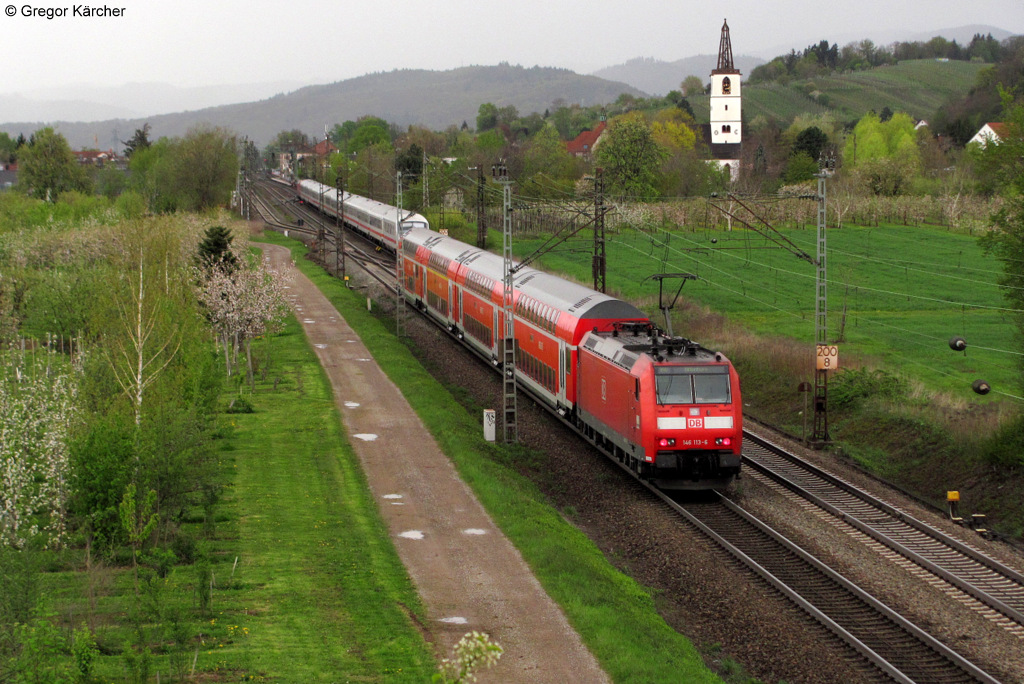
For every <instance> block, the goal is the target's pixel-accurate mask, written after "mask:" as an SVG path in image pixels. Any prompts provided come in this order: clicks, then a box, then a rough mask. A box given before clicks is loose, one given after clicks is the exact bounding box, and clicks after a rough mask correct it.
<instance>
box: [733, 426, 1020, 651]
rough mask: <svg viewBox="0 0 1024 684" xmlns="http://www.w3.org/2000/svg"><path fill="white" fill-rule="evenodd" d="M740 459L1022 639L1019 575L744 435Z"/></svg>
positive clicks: (775, 448)
mask: <svg viewBox="0 0 1024 684" xmlns="http://www.w3.org/2000/svg"><path fill="white" fill-rule="evenodd" d="M743 458H744V463H745V465H747V467H748V468H749V469H750V470H753V471H754V472H756V473H759V474H761V475H762V476H764V477H765V478H768V479H770V480H771V481H772V482H774V483H777V484H778V485H780V486H782V487H784V488H785V489H786V490H787V491H789V492H791V493H792V494H794V495H796V496H798V497H800V498H801V499H803V500H806V501H808V502H810V503H813V504H814V505H815V506H817V507H819V508H820V509H822V510H824V511H826V512H828V513H829V514H830V515H832V516H834V517H835V518H836V519H838V520H839V521H842V522H843V523H845V525H846V526H847V527H848V528H851V529H852V530H855V531H856V532H858V533H860V535H863V536H866V537H867V538H869V539H870V540H871V541H873V542H874V543H876V544H878V545H881V546H882V547H884V548H886V549H888V550H890V551H891V552H893V553H895V554H898V555H899V556H900V557H902V558H904V559H906V560H908V561H910V562H912V563H913V564H914V565H915V566H916V568H917V574H919V575H920V574H924V573H927V574H930V575H932V576H934V577H937V578H939V579H941V580H942V581H943V582H944V583H946V585H948V587H949V589H947V593H949V594H951V595H954V596H956V597H957V598H960V600H961V602H963V603H965V604H967V605H969V606H971V607H972V608H974V609H975V610H976V611H977V612H979V613H981V614H982V615H984V616H985V617H987V618H988V619H989V620H991V621H993V622H995V623H996V624H998V625H1000V626H1001V627H1003V628H1004V629H1006V630H1007V631H1009V632H1011V633H1013V634H1015V635H1016V636H1018V637H1020V638H1022V639H1024V575H1022V574H1021V573H1019V572H1017V571H1016V570H1014V569H1013V568H1010V567H1007V566H1006V565H1004V564H1002V563H1000V562H999V561H997V560H995V559H993V558H991V557H989V556H987V555H986V554H984V553H983V552H982V551H981V550H980V549H977V548H975V547H973V546H971V545H969V544H967V543H965V542H962V541H960V540H957V539H954V538H952V537H950V536H949V535H947V534H945V533H943V532H941V531H940V530H937V529H936V528H934V527H932V526H930V525H928V524H927V523H925V522H922V521H920V520H918V519H916V518H914V517H913V516H911V515H910V514H908V513H907V512H905V511H902V510H900V509H898V508H897V507H895V506H893V505H891V504H889V503H886V502H884V501H882V500H880V499H878V498H877V497H875V496H873V495H871V494H869V493H868V492H866V491H864V490H863V489H860V488H858V487H856V486H854V485H852V484H850V483H849V482H846V481H844V480H842V479H840V478H838V477H836V476H834V475H832V474H830V473H828V472H825V471H823V470H821V469H820V468H817V467H816V466H814V465H812V464H810V463H807V462H806V461H804V460H802V459H800V458H799V457H797V456H796V455H794V454H791V453H789V452H787V451H786V450H785V449H783V448H781V447H780V446H778V445H776V444H773V443H771V442H769V441H767V440H765V439H762V438H760V437H757V436H755V435H752V434H749V433H748V434H746V435H745V442H744V448H743ZM958 594H963V595H966V596H964V597H961V596H958Z"/></svg>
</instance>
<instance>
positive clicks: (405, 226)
mask: <svg viewBox="0 0 1024 684" xmlns="http://www.w3.org/2000/svg"><path fill="white" fill-rule="evenodd" d="M295 189H296V192H297V193H298V199H299V201H301V202H304V203H306V204H309V205H312V206H313V207H316V208H317V209H319V210H320V211H321V212H323V213H325V214H327V215H329V216H334V217H338V216H339V214H341V213H342V212H343V213H344V220H345V225H347V226H348V227H349V228H350V229H352V230H354V231H356V232H357V233H360V234H361V235H362V236H363V237H365V238H367V239H368V240H370V241H372V242H376V243H377V244H379V245H381V246H383V247H385V248H387V249H389V250H391V251H392V252H394V251H395V250H396V249H397V248H398V242H399V239H400V238H399V229H398V226H399V225H400V227H401V232H402V234H404V233H407V232H408V231H409V230H410V229H412V228H430V224H429V223H428V222H427V219H426V218H424V217H423V216H421V215H420V214H415V213H412V212H408V211H403V212H401V216H399V214H400V212H399V210H398V208H397V207H393V206H391V205H388V204H384V203H383V202H378V201H376V200H372V199H369V198H367V197H360V196H359V195H353V194H352V193H350V192H346V193H345V194H344V196H342V195H341V193H340V192H339V191H338V190H336V189H335V188H332V187H331V186H329V185H324V184H323V183H320V182H317V181H314V180H301V181H299V182H298V183H296V184H295ZM342 205H344V206H342Z"/></svg>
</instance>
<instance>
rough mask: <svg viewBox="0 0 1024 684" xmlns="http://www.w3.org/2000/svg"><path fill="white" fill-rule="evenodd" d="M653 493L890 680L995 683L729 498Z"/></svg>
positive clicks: (655, 491) (992, 679)
mask: <svg viewBox="0 0 1024 684" xmlns="http://www.w3.org/2000/svg"><path fill="white" fill-rule="evenodd" d="M652 491H653V492H654V494H655V496H658V497H659V498H661V499H662V500H663V501H664V502H665V503H666V504H667V505H669V506H670V507H672V508H673V510H675V511H676V512H678V513H679V514H680V515H682V516H683V517H685V518H686V519H687V520H688V521H690V522H691V523H692V524H693V525H695V526H696V527H698V528H699V529H700V530H701V531H702V532H704V533H705V534H706V535H708V536H709V537H711V538H712V539H713V540H714V541H716V542H717V543H718V544H719V545H720V546H722V547H723V548H724V549H726V550H727V551H728V552H729V553H730V554H732V555H733V556H734V557H735V558H736V559H738V560H739V561H740V562H741V563H743V564H744V565H745V566H747V567H748V568H749V569H750V570H751V571H753V572H754V573H755V574H757V575H758V576H759V577H761V578H762V579H763V580H765V581H767V582H768V583H769V584H771V585H772V586H773V587H775V588H776V589H777V590H778V591H780V592H782V593H783V594H784V595H785V596H787V597H788V598H789V599H790V600H792V601H793V602H794V603H796V604H797V605H798V606H799V607H800V608H802V609H803V610H804V611H805V612H806V613H808V614H809V615H810V616H811V617H812V618H814V619H815V620H817V621H818V622H819V623H821V624H822V625H823V626H824V627H826V628H827V629H829V630H830V631H831V632H832V633H833V634H834V635H836V636H837V637H838V638H839V639H841V640H842V641H843V642H844V643H845V644H846V645H847V646H848V647H850V648H852V649H853V650H855V651H856V652H857V653H858V654H860V655H861V656H862V657H863V658H865V659H866V660H867V661H869V662H870V663H872V664H873V665H874V666H875V667H876V668H878V669H879V670H881V672H883V673H884V674H885V675H887V676H888V677H889V678H891V679H893V680H895V681H898V682H995V681H996V680H995V679H994V678H992V677H991V676H989V675H988V674H987V673H985V672H983V671H982V670H981V669H979V668H977V667H976V666H974V665H973V664H971V663H970V662H968V661H967V660H966V659H965V658H963V657H961V656H960V655H958V654H957V653H955V652H954V651H952V650H951V649H950V648H948V647H947V646H945V645H944V644H942V643H941V642H939V641H938V640H936V639H935V638H933V637H931V636H930V635H928V634H927V633H925V632H924V631H923V630H921V629H920V628H918V627H916V626H915V625H913V624H911V623H910V622H909V621H907V620H905V619H904V618H903V617H901V616H900V615H899V614H897V613H896V612H895V611H893V610H892V609H890V608H888V607H887V606H885V605H884V604H883V603H882V602H880V601H878V600H877V599H875V598H874V597H872V596H870V595H869V594H868V593H867V592H865V591H863V590H862V589H860V588H859V587H857V586H856V585H854V584H853V583H852V582H850V581H848V580H846V579H845V578H843V577H842V576H841V575H839V574H838V573H836V572H835V571H834V570H831V569H830V568H828V567H827V566H826V565H825V564H823V563H822V562H820V561H818V560H817V559H815V558H814V557H813V556H811V555H810V554H808V553H807V552H805V551H803V550H802V549H800V548H799V547H798V546H797V545H796V544H794V543H793V542H791V541H789V540H788V539H786V538H785V537H784V536H783V535H782V534H780V533H779V532H777V531H775V530H773V529H772V528H770V527H769V526H767V525H765V524H764V523H762V522H761V521H759V520H757V519H756V518H755V517H754V516H752V515H751V514H749V513H747V512H746V511H744V510H743V509H742V508H740V507H739V506H738V505H736V504H734V503H733V502H731V501H729V500H728V499H726V498H725V497H723V496H721V495H717V494H716V495H715V497H713V500H711V501H706V502H680V501H677V500H676V499H675V497H671V496H668V495H666V494H665V493H664V492H660V491H657V490H652Z"/></svg>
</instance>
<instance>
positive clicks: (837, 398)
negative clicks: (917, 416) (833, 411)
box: [828, 368, 907, 408]
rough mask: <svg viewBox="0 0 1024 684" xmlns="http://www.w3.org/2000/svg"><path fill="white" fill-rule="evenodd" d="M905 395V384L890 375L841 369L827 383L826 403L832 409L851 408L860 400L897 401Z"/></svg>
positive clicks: (882, 372) (869, 370)
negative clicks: (827, 402)
mask: <svg viewBox="0 0 1024 684" xmlns="http://www.w3.org/2000/svg"><path fill="white" fill-rule="evenodd" d="M906 393H907V391H906V387H905V382H904V381H903V380H902V379H901V378H899V377H897V376H895V375H893V374H892V373H887V372H886V371H884V370H871V369H869V368H843V369H840V370H839V371H837V372H836V374H835V375H834V376H833V377H832V379H831V380H830V381H829V387H828V401H829V405H830V406H831V407H832V408H841V407H852V406H855V405H856V404H857V403H858V402H859V401H860V400H861V399H870V398H877V399H898V398H900V397H903V396H906Z"/></svg>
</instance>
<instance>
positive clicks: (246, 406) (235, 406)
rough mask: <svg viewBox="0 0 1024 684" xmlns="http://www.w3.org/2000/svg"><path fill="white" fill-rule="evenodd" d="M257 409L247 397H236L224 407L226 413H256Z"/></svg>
mask: <svg viewBox="0 0 1024 684" xmlns="http://www.w3.org/2000/svg"><path fill="white" fill-rule="evenodd" d="M255 411H256V409H254V408H253V407H252V403H251V402H250V401H249V400H248V399H246V398H245V397H235V398H234V399H232V400H231V403H230V404H228V407H227V408H226V409H224V413H255Z"/></svg>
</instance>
